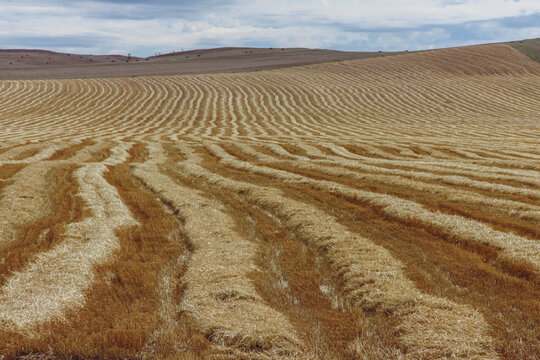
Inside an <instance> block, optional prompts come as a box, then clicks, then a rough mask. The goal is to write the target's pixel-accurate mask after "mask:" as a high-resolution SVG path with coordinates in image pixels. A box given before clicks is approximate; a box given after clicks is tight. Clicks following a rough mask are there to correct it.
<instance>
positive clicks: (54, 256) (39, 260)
mask: <svg viewBox="0 0 540 360" xmlns="http://www.w3.org/2000/svg"><path fill="white" fill-rule="evenodd" d="M127 148H129V145H128V144H120V145H118V146H116V147H115V148H113V149H112V150H111V154H112V155H111V157H110V158H108V159H107V160H105V161H104V162H102V163H87V164H85V165H83V166H82V167H80V168H79V169H77V170H76V171H75V172H74V177H75V179H76V180H77V183H78V186H79V192H78V195H79V196H80V197H81V198H82V199H83V201H84V203H85V207H86V211H88V212H89V216H88V217H86V218H85V219H83V220H82V221H80V222H76V223H71V224H69V225H67V226H66V231H65V233H64V234H63V241H62V242H61V243H59V244H58V245H57V246H55V247H53V248H52V249H51V250H49V251H46V252H42V253H39V254H38V255H37V256H36V258H35V260H34V261H33V262H31V263H30V264H28V265H27V266H25V268H23V269H22V270H21V271H18V272H15V273H13V274H11V275H10V276H9V277H8V278H7V279H6V282H5V284H4V286H3V287H2V289H1V294H0V303H1V304H2V306H1V307H0V309H1V310H0V319H2V323H3V325H4V326H5V327H8V328H13V329H14V330H17V331H30V330H31V329H32V328H33V327H35V326H37V325H40V324H43V323H46V322H48V321H50V320H52V319H55V318H61V317H62V316H63V315H64V314H65V312H66V311H67V310H70V309H74V308H80V307H82V306H83V305H84V302H85V296H84V293H85V291H86V290H87V289H88V288H89V287H90V286H91V285H92V282H93V280H94V272H93V268H94V267H95V266H97V265H99V264H102V263H104V262H107V261H109V260H110V258H111V256H112V254H113V252H114V251H115V250H117V249H118V239H117V237H116V235H115V231H116V230H117V229H119V228H122V227H127V226H134V225H136V224H137V222H136V221H135V220H134V219H133V218H132V216H131V213H130V212H129V210H128V209H127V207H126V206H125V205H124V203H123V202H122V201H121V199H120V197H119V195H118V192H117V191H116V189H115V188H114V187H112V186H111V185H110V184H109V183H107V181H105V179H104V178H103V173H104V172H105V171H106V170H107V168H106V165H114V164H117V163H121V162H123V161H125V159H126V158H127V157H128V154H127V152H126V150H127Z"/></svg>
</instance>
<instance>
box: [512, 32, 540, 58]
mask: <svg viewBox="0 0 540 360" xmlns="http://www.w3.org/2000/svg"><path fill="white" fill-rule="evenodd" d="M508 45H510V46H512V47H513V48H514V49H517V50H519V51H521V52H522V53H524V54H525V55H527V56H529V57H530V58H531V59H533V60H534V61H537V62H540V38H536V39H527V40H521V41H511V42H509V43H508Z"/></svg>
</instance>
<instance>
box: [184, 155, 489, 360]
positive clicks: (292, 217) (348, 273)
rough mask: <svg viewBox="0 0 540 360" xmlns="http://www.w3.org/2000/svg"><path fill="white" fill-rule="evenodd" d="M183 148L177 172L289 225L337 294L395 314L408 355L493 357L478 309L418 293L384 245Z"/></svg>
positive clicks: (369, 308) (359, 304) (356, 303)
mask: <svg viewBox="0 0 540 360" xmlns="http://www.w3.org/2000/svg"><path fill="white" fill-rule="evenodd" d="M183 149H184V151H185V153H186V154H188V157H189V158H190V160H188V161H186V162H181V163H178V164H177V165H176V166H177V169H178V172H179V173H181V174H183V176H189V177H193V178H195V179H198V180H199V181H202V182H204V183H206V184H208V185H209V186H212V187H215V188H220V189H223V190H226V191H231V192H234V193H236V194H239V195H240V196H242V197H243V198H245V199H246V201H248V202H249V203H252V204H254V205H256V206H259V207H261V208H262V209H264V210H265V211H268V212H269V213H272V214H273V215H274V216H276V217H277V218H279V220H280V221H281V223H282V224H283V226H285V228H286V229H287V230H288V231H291V232H293V233H294V234H295V235H296V236H297V237H298V238H299V239H300V240H302V241H303V242H305V243H306V244H308V245H309V246H310V247H311V248H313V249H315V251H316V252H318V253H319V254H321V255H322V256H323V257H324V258H325V259H326V263H327V264H328V265H327V266H328V267H329V268H330V270H329V271H330V272H331V273H332V274H333V278H334V280H335V281H337V282H338V283H339V282H342V284H343V285H342V286H341V287H340V289H339V290H340V296H342V297H343V298H344V299H345V300H346V302H347V303H349V304H350V305H351V306H354V307H359V308H361V309H363V310H364V311H381V312H386V313H387V314H389V316H395V317H396V318H397V319H398V320H399V323H400V325H399V326H398V329H399V332H400V335H398V337H399V339H400V341H401V343H402V345H403V346H405V348H406V349H407V350H406V351H407V352H406V354H407V355H406V356H407V357H410V358H428V357H429V358H445V357H448V356H451V355H453V356H456V357H463V356H477V357H478V358H496V357H497V356H496V354H495V352H494V351H493V348H492V344H491V340H490V338H489V336H488V335H487V332H488V331H489V330H488V327H487V325H486V324H485V322H484V321H483V319H482V316H481V315H480V314H478V313H477V312H476V311H475V310H473V309H472V308H470V307H468V306H464V305H458V304H455V303H452V302H450V301H448V300H445V299H441V298H436V297H432V296H428V295H426V294H422V293H420V292H419V291H418V290H417V289H416V288H415V286H414V284H413V283H412V282H411V281H410V280H408V279H407V278H406V277H405V275H404V274H403V265H402V264H401V263H400V262H398V261H397V260H396V259H394V258H393V257H392V256H391V255H390V254H389V253H388V252H387V251H386V250H385V249H384V248H382V247H380V246H378V245H375V244H374V243H373V242H371V241H370V240H369V239H367V238H362V237H360V236H357V235H356V234H354V233H351V232H349V231H348V230H347V229H346V228H344V227H343V226H341V225H340V224H339V223H337V222H336V221H335V220H334V218H333V217H332V216H330V215H328V214H326V213H324V212H322V211H320V210H318V209H316V208H313V207H311V206H309V205H307V204H305V203H302V202H300V201H296V200H292V199H290V198H288V197H285V196H284V195H283V193H282V192H281V191H279V190H276V189H272V188H268V187H263V186H258V185H253V184H250V183H247V182H242V181H235V180H231V179H229V178H225V177H222V176H220V175H218V174H216V173H210V172H208V171H207V170H206V169H204V168H202V167H201V166H199V165H197V163H198V160H197V156H196V155H195V156H194V155H193V154H192V155H189V153H190V149H187V148H185V147H183ZM479 329H482V330H481V331H480V332H478V330H479ZM471 336H473V337H471Z"/></svg>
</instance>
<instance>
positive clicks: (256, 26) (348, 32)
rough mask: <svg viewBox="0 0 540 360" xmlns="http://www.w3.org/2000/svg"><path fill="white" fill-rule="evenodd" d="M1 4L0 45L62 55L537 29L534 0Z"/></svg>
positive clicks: (398, 44) (383, 46)
mask: <svg viewBox="0 0 540 360" xmlns="http://www.w3.org/2000/svg"><path fill="white" fill-rule="evenodd" d="M0 6H1V7H2V12H1V13H0V47H4V48H5V47H19V48H21V47H32V48H49V49H53V50H57V51H67V52H75V51H81V52H87V53H91V52H93V53H96V52H99V53H111V52H116V53H127V52H131V53H132V54H135V55H139V56H147V55H152V54H154V52H168V51H171V50H179V49H181V48H185V49H193V48H203V47H217V46H262V47H270V46H273V47H289V46H295V47H321V48H333V49H340V50H367V51H372V50H402V49H410V50H415V49H422V48H430V47H431V48H432V47H447V46H458V45H467V44H471V43H480V42H497V41H507V40H515V39H521V38H531V37H538V36H540V3H539V2H538V1H537V0H521V1H519V2H513V1H506V0H461V1H457V0H410V1H408V2H407V3H405V2H403V1H398V0H379V1H376V2H373V1H358V0H296V1H294V2H292V1H288V0H273V1H272V2H267V1H263V0H198V1H191V0H179V1H169V0H156V1H151V2H150V1H143V0H92V1H86V0H75V1H67V0H43V1H39V2H38V1H31V0H17V1H16V0H0ZM390 9H391V10H392V11H390ZM396 14H397V15H396Z"/></svg>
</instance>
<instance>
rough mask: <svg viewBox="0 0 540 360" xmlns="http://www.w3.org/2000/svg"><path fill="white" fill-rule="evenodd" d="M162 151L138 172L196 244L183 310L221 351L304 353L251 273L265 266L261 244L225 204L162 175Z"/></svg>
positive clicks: (155, 151)
mask: <svg viewBox="0 0 540 360" xmlns="http://www.w3.org/2000/svg"><path fill="white" fill-rule="evenodd" d="M161 154H162V152H161V151H160V150H159V148H158V149H156V148H155V147H152V148H151V155H150V161H149V163H148V164H146V165H138V166H136V167H135V170H134V174H135V176H137V177H138V178H140V179H141V181H143V182H144V183H145V184H146V185H147V186H148V187H149V188H150V189H152V190H153V191H155V192H156V193H158V194H159V195H160V197H162V198H163V199H164V201H166V202H167V203H169V204H171V206H173V208H174V209H175V211H176V212H177V214H178V216H179V217H180V218H181V220H182V222H183V223H184V232H185V234H186V235H187V236H188V237H189V239H190V242H191V246H192V247H193V250H192V254H191V256H190V258H189V260H188V263H187V268H186V272H185V274H184V276H183V282H184V283H185V290H184V294H183V300H182V303H181V304H180V306H181V308H182V310H183V311H184V312H185V313H186V314H188V315H189V316H190V317H191V318H193V319H194V320H195V321H196V322H197V323H198V324H199V326H200V328H201V330H202V332H203V333H204V334H205V336H206V337H207V338H208V339H210V340H211V341H212V342H213V343H214V344H215V346H216V350H219V349H220V348H222V349H221V350H222V351H224V352H225V353H226V352H227V351H230V350H231V349H232V350H234V351H238V352H239V353H238V355H240V354H243V355H242V356H254V355H257V356H265V357H266V356H268V357H282V356H283V357H291V356H295V355H297V354H298V353H300V352H301V351H302V346H301V343H300V342H299V340H298V338H297V336H296V335H295V332H294V328H293V327H292V326H291V324H290V323H289V321H288V320H287V318H286V317H285V316H284V315H282V314H280V313H279V312H277V311H276V310H274V309H272V308H271V307H269V306H268V305H267V304H266V303H265V301H264V300H263V299H262V298H261V296H260V295H259V294H258V293H257V290H256V289H255V288H254V286H253V284H252V282H251V281H250V280H249V278H250V275H249V274H250V273H251V272H258V271H260V270H259V269H258V267H257V265H256V264H255V262H254V257H255V256H256V252H257V246H256V245H255V244H253V243H251V242H250V241H247V240H245V239H243V238H242V237H241V236H239V234H238V233H237V231H236V230H235V224H234V221H233V219H232V218H230V217H229V216H228V215H227V213H226V210H225V208H224V206H223V205H222V204H221V203H219V202H217V201H215V200H213V199H208V198H206V197H204V196H203V194H202V193H201V192H200V191H197V190H194V189H192V188H189V187H185V186H182V185H179V184H177V183H175V182H174V181H172V180H171V179H170V178H169V177H167V176H165V175H162V174H160V173H159V171H158V168H157V163H159V162H163V161H164V159H163V157H162V155H161ZM209 224H211V226H208V225H209ZM250 354H251V355H250Z"/></svg>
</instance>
